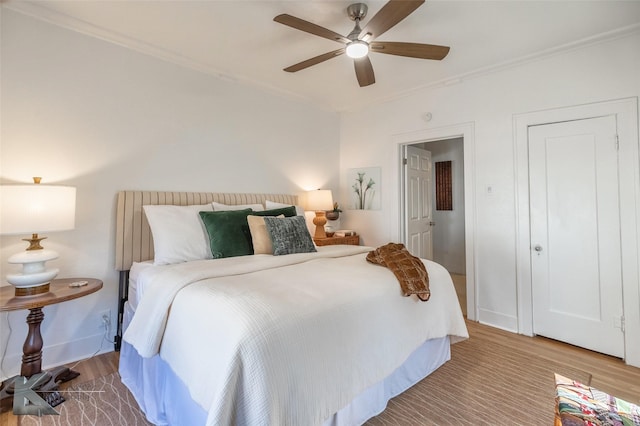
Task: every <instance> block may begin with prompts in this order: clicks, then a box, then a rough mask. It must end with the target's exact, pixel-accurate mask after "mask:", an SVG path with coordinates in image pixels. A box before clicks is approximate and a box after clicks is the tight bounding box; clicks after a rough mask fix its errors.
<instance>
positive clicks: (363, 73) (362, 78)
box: [353, 56, 376, 87]
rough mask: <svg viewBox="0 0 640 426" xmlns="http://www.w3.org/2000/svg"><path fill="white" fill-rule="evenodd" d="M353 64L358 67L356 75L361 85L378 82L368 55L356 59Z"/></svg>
mask: <svg viewBox="0 0 640 426" xmlns="http://www.w3.org/2000/svg"><path fill="white" fill-rule="evenodd" d="M353 64H354V66H355V68H356V77H357V78H358V84H360V87H365V86H369V85H370V84H373V83H375V82H376V76H375V75H374V74H373V65H371V60H370V59H369V57H368V56H365V57H363V58H359V59H354V60H353Z"/></svg>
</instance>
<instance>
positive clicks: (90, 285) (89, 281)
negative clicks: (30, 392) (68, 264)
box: [0, 278, 102, 408]
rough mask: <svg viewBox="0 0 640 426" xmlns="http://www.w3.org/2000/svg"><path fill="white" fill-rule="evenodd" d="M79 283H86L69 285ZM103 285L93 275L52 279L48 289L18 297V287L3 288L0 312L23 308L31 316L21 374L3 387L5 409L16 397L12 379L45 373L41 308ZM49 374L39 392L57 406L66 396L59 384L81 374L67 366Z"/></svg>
mask: <svg viewBox="0 0 640 426" xmlns="http://www.w3.org/2000/svg"><path fill="white" fill-rule="evenodd" d="M77 282H83V283H86V284H84V285H82V286H79V287H75V286H70V284H71V283H77ZM101 288H102V281H100V280H97V279H93V278H63V279H57V280H51V283H50V284H49V291H48V292H47V293H42V294H38V295H35V296H21V297H18V296H15V287H13V286H5V287H0V312H5V311H17V310H22V309H28V310H29V315H28V316H27V324H28V325H29V331H28V334H27V338H26V340H25V342H24V346H23V347H22V350H23V356H22V366H21V369H20V376H14V377H11V378H10V379H7V380H6V381H5V382H4V383H3V387H2V390H1V391H0V400H1V401H2V406H3V408H4V405H5V404H6V401H7V400H8V399H12V397H13V381H14V380H16V378H18V377H26V378H29V377H31V376H33V375H35V374H39V373H41V372H42V369H41V365H42V346H43V341H42V335H41V334H40V324H41V323H42V320H43V319H44V313H43V312H42V308H43V307H44V306H47V305H55V304H57V303H62V302H66V301H67V300H73V299H77V298H79V297H83V296H86V295H89V294H91V293H95V292H96V291H98V290H100V289H101ZM47 374H48V376H47V377H45V378H43V379H45V380H46V382H45V383H43V384H42V386H40V387H38V388H37V389H36V391H37V392H41V394H42V395H41V396H42V397H43V399H44V400H45V401H46V402H47V403H48V404H49V405H51V406H52V407H54V406H56V405H58V404H60V403H61V402H63V401H64V398H63V397H62V396H61V395H60V394H59V393H58V392H57V390H58V385H57V384H58V383H59V382H66V381H69V380H71V379H74V378H76V377H77V376H78V375H79V373H77V372H75V371H73V370H70V369H68V368H67V367H57V368H54V369H53V370H51V371H50V372H48V373H47Z"/></svg>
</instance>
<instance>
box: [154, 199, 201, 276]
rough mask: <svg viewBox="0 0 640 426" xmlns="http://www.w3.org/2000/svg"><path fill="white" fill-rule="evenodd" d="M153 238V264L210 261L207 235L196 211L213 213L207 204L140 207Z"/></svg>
mask: <svg viewBox="0 0 640 426" xmlns="http://www.w3.org/2000/svg"><path fill="white" fill-rule="evenodd" d="M143 208H144V213H145V214H146V215H147V221H148V222H149V227H150V228H151V234H152V235H153V251H154V252H155V256H154V259H153V264H154V265H170V264H172V263H180V262H188V261H190V260H201V259H211V258H212V256H211V249H210V248H209V236H208V234H207V230H206V229H205V227H204V223H203V222H202V219H200V215H199V214H198V212H201V211H208V212H210V211H213V207H212V206H211V204H205V205H202V206H200V205H195V206H155V205H147V206H143Z"/></svg>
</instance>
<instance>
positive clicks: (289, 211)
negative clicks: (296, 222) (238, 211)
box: [249, 206, 296, 217]
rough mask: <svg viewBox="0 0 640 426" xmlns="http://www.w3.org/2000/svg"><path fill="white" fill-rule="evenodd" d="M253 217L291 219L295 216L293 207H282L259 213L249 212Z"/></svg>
mask: <svg viewBox="0 0 640 426" xmlns="http://www.w3.org/2000/svg"><path fill="white" fill-rule="evenodd" d="M249 214H252V215H254V216H280V215H284V217H291V216H295V215H296V208H295V207H294V206H289V207H282V208H279V209H271V210H262V211H259V212H251V213H249Z"/></svg>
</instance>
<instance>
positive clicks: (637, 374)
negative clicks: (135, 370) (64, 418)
mask: <svg viewBox="0 0 640 426" xmlns="http://www.w3.org/2000/svg"><path fill="white" fill-rule="evenodd" d="M467 327H468V328H469V335H470V336H471V338H473V339H476V340H479V341H483V342H486V344H488V345H489V344H492V343H500V344H502V345H505V346H507V347H510V348H513V349H517V350H520V351H525V352H528V353H531V354H534V355H536V356H538V357H540V358H542V359H547V360H551V361H555V362H558V363H561V364H566V365H570V366H572V367H573V368H577V369H580V370H583V371H584V372H586V373H589V374H591V376H592V380H591V385H592V386H594V387H596V388H598V389H600V390H601V391H603V392H607V393H609V394H611V395H615V396H617V397H619V398H622V399H625V400H627V401H629V402H632V403H634V404H640V368H636V367H630V366H628V365H625V363H624V362H623V361H622V360H620V359H618V358H613V357H610V356H607V355H602V354H599V353H595V352H591V351H588V350H586V349H582V348H578V347H575V346H571V345H568V344H566V343H561V342H557V341H554V340H551V339H546V338H544V337H527V336H521V335H518V334H514V333H510V332H507V331H503V330H499V329H496V328H493V327H489V326H486V325H482V324H478V323H476V322H472V321H467ZM118 356H119V353H117V352H110V353H107V354H103V355H99V356H96V357H94V358H92V359H88V360H85V361H82V362H80V363H79V364H77V365H76V366H75V367H73V369H74V370H75V371H78V372H79V373H80V374H81V375H80V377H78V378H77V379H75V380H73V381H72V382H70V383H68V384H63V385H62V386H61V387H63V388H64V386H65V385H70V384H73V383H81V382H85V381H89V380H93V379H95V378H97V377H101V376H106V375H108V374H111V373H113V372H116V371H118ZM69 366H70V367H71V366H72V364H70V365H69ZM522 368H527V366H526V365H523V366H522ZM17 419H18V417H17V416H14V415H13V414H12V413H3V414H2V415H0V425H1V426H5V425H6V426H12V425H18V424H19V423H18V421H17Z"/></svg>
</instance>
